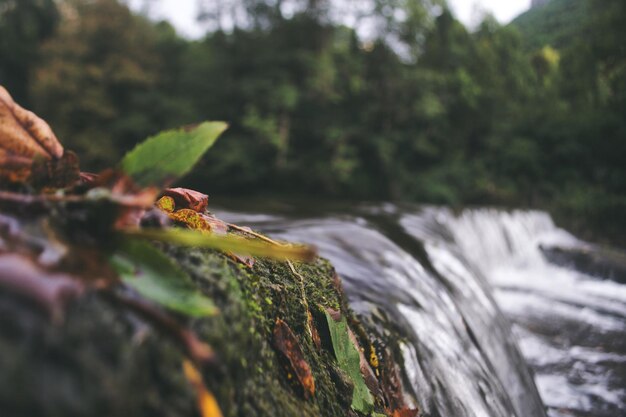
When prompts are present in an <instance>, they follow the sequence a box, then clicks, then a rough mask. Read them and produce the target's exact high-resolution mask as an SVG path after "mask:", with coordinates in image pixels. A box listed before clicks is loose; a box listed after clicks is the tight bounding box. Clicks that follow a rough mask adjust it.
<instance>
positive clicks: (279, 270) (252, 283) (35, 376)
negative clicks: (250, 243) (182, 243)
mask: <svg viewBox="0 0 626 417" xmlns="http://www.w3.org/2000/svg"><path fill="white" fill-rule="evenodd" d="M161 249H162V250H163V251H164V252H165V253H166V254H168V256H170V257H171V258H172V259H173V260H175V262H176V263H177V264H178V265H180V267H181V268H182V269H183V270H184V271H185V272H187V273H188V274H189V276H190V277H191V278H192V279H193V281H194V283H195V285H196V286H197V288H198V289H199V290H200V291H201V292H202V293H203V294H204V295H206V296H208V297H210V298H211V299H212V300H213V301H214V302H215V304H216V305H217V307H218V308H219V310H220V313H219V314H218V315H216V316H213V317H204V318H194V319H191V318H188V317H184V316H182V315H177V314H174V313H171V312H168V314H170V315H171V316H172V317H173V318H175V320H176V322H177V323H179V324H180V325H181V326H182V327H185V328H189V329H191V330H192V331H193V332H195V334H196V335H197V337H198V338H199V339H200V340H202V341H203V342H206V343H208V344H209V345H210V346H211V347H212V349H214V351H215V354H216V355H215V361H214V362H213V363H212V364H210V365H207V366H202V367H201V369H202V374H203V377H204V382H205V384H206V386H207V388H208V389H209V391H210V392H212V393H213V394H214V396H215V398H216V399H217V402H218V404H219V406H220V408H221V410H222V412H223V414H224V416H246V417H253V416H342V417H343V416H346V415H359V414H358V413H356V412H355V411H354V410H352V409H351V408H350V404H351V402H352V390H353V384H352V383H351V381H350V380H349V378H347V377H346V374H345V372H344V371H342V370H341V369H339V367H338V363H337V360H336V358H335V357H334V355H333V352H332V349H329V347H328V343H329V338H328V335H327V332H328V330H327V329H324V324H323V320H321V319H320V318H323V317H324V313H323V312H324V309H331V310H333V311H339V312H341V314H342V315H343V316H345V317H346V318H347V319H348V321H349V322H350V323H351V326H352V327H353V328H354V332H355V333H356V334H358V335H359V339H360V342H361V344H363V345H364V346H366V347H367V346H368V345H369V341H368V340H363V338H364V337H367V336H366V335H367V332H366V331H365V330H364V329H363V328H361V327H360V325H359V324H358V323H359V322H358V319H357V318H356V317H355V315H354V314H353V313H352V312H351V310H350V309H349V308H348V307H347V303H346V299H345V296H344V294H343V292H342V291H341V288H340V282H339V279H338V278H337V275H336V273H335V271H334V269H333V267H332V265H330V263H329V262H327V261H325V260H323V259H320V258H318V259H317V260H316V261H315V262H313V263H310V264H305V263H294V264H292V265H293V267H294V269H293V270H292V268H291V267H290V266H289V264H287V263H286V262H276V261H269V260H264V259H256V261H255V263H254V266H253V267H251V268H250V267H247V266H245V265H243V264H241V263H238V262H236V261H235V260H233V259H232V258H231V257H229V256H227V255H225V254H223V253H220V252H217V251H212V250H204V249H189V248H181V247H174V246H167V245H163V246H162V247H161ZM294 270H295V273H294ZM116 291H122V292H128V291H129V290H128V289H127V288H125V287H124V286H123V284H119V286H118V288H117V289H116ZM309 311H310V312H311V314H308V312H309ZM0 314H2V317H3V320H1V321H0V409H1V410H3V412H2V415H3V416H8V417H21V416H34V415H36V416H64V417H68V416H86V415H89V416H196V415H198V414H199V411H198V409H197V408H196V397H195V396H196V393H195V391H194V389H193V387H192V386H191V385H190V383H189V382H188V381H187V380H186V378H185V376H184V373H183V370H182V363H183V361H184V360H185V354H184V350H183V349H180V347H179V346H178V345H177V344H176V343H175V340H172V338H171V336H170V335H168V334H167V332H162V331H160V330H159V329H158V326H154V325H153V323H151V322H150V321H149V320H148V321H146V320H145V318H144V317H142V316H140V315H137V314H136V313H135V312H133V311H132V310H129V309H128V308H125V307H124V306H123V305H122V304H120V303H117V302H114V301H112V299H111V297H109V296H107V295H106V294H104V293H102V292H101V291H96V290H91V291H90V292H88V293H87V294H85V295H83V296H82V297H80V298H78V299H76V300H74V301H72V302H71V303H69V304H68V305H67V307H66V309H65V311H64V317H63V320H61V321H60V322H58V323H54V322H53V321H52V320H51V319H50V317H49V316H48V315H47V314H46V313H45V312H43V311H41V310H40V309H39V308H38V307H37V306H36V305H35V304H33V303H32V302H31V301H30V300H28V298H20V297H18V296H16V295H14V294H13V293H12V292H11V291H10V290H7V289H6V288H3V287H1V286H0ZM277 319H280V320H282V321H283V322H284V323H286V325H287V326H288V327H289V328H290V329H291V331H292V332H293V334H294V335H295V338H296V340H297V343H298V345H299V347H300V350H301V352H302V354H303V356H304V360H305V361H306V363H307V364H308V366H309V367H310V370H311V373H312V376H313V378H314V381H315V392H314V395H313V396H311V397H310V398H307V396H306V395H303V389H302V387H301V386H300V385H299V383H298V381H297V379H296V378H294V376H293V375H291V373H290V372H289V371H288V370H287V369H286V368H285V366H284V365H285V362H284V358H281V355H280V352H277V350H276V349H275V348H274V347H273V346H274V345H273V343H272V338H273V329H274V326H275V323H276V321H277ZM312 330H313V332H314V333H315V334H316V335H317V334H320V335H321V337H320V339H321V341H320V340H317V341H316V340H315V337H313V333H312ZM381 385H384V381H382V382H381ZM388 405H389V400H388V399H387V398H385V396H384V394H383V393H382V391H379V392H378V393H377V394H376V395H375V408H376V410H377V411H379V412H381V413H382V412H384V409H385V407H386V406H388Z"/></svg>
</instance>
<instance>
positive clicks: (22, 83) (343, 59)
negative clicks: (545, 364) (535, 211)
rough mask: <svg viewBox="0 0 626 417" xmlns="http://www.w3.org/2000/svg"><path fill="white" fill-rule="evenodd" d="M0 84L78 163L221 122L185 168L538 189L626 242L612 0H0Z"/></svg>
mask: <svg viewBox="0 0 626 417" xmlns="http://www.w3.org/2000/svg"><path fill="white" fill-rule="evenodd" d="M490 12H491V13H495V14H490ZM459 19H462V20H459ZM0 84H2V85H4V86H6V87H7V89H8V90H9V91H10V92H11V93H12V94H13V95H14V98H15V99H16V101H18V102H19V103H22V104H23V105H24V106H25V107H28V108H30V109H32V110H34V111H35V112H36V113H38V114H39V115H40V116H42V117H43V118H44V119H46V120H47V121H48V122H49V123H50V124H51V125H52V126H53V128H54V130H55V131H56V133H57V135H58V136H59V138H60V139H61V141H62V142H63V143H64V144H65V146H66V147H67V148H69V149H73V150H75V151H76V152H77V153H78V154H79V155H80V157H81V166H82V168H83V170H87V171H97V170H99V169H102V168H105V167H108V166H112V165H114V164H115V163H116V162H117V161H118V160H120V158H121V156H122V155H123V154H124V152H126V151H127V150H128V149H130V148H132V147H133V146H134V145H135V144H136V143H137V142H139V141H142V140H143V139H144V138H145V137H147V136H149V135H152V134H155V133H156V132H158V131H160V130H162V129H166V128H174V127H178V126H181V125H185V124H190V123H196V122H198V121H202V120H206V119H212V120H226V121H228V122H229V123H230V129H229V131H228V132H227V133H226V134H225V135H224V137H223V138H222V139H221V140H220V141H219V142H218V144H217V145H216V146H215V147H214V148H213V149H212V150H211V152H210V153H209V155H208V156H207V157H206V158H205V159H204V160H203V161H202V163H201V166H200V167H198V169H196V170H195V171H194V173H193V174H192V176H190V177H188V178H187V179H186V180H185V185H187V186H192V187H195V188H197V189H199V190H202V191H205V192H209V193H211V194H212V195H229V196H232V195H240V196H246V197H247V196H252V195H255V196H259V195H262V196H264V197H269V196H285V195H290V196H295V195H297V196H307V195H308V196H314V198H316V199H336V198H341V199H355V200H356V199H359V200H373V201H375V200H379V201H380V200H392V201H416V202H421V203H433V204H445V205H449V206H452V207H464V206H467V205H501V206H505V207H513V206H514V207H535V208H541V209H545V210H549V211H550V212H551V213H553V214H554V215H555V216H556V219H557V221H559V222H561V223H565V224H566V226H567V227H568V228H570V229H571V230H574V231H575V232H577V233H578V234H580V235H582V236H583V237H591V238H592V239H594V240H596V241H605V242H611V243H614V244H619V245H625V244H626V238H625V236H626V234H625V233H624V232H625V231H626V214H625V213H626V2H624V1H623V0H533V1H532V4H529V2H528V1H519V2H513V1H511V2H494V1H491V2H490V1H483V2H463V1H460V0H456V1H449V2H446V1H444V0H338V1H330V0H221V1H217V0H198V1H196V0H188V1H178V2H175V1H168V0H144V1H141V0H136V1H121V0H120V1H118V0H0Z"/></svg>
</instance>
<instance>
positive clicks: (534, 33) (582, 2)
mask: <svg viewBox="0 0 626 417" xmlns="http://www.w3.org/2000/svg"><path fill="white" fill-rule="evenodd" d="M588 5H589V0H550V1H549V2H548V3H547V4H545V5H543V6H539V7H535V8H532V9H530V10H528V11H527V12H525V13H523V14H521V15H520V16H518V17H517V18H515V20H513V22H511V25H512V26H515V27H516V28H517V29H519V31H520V32H521V33H522V35H523V36H524V44H525V47H526V48H527V49H528V50H535V49H540V48H542V47H544V46H546V45H550V46H552V47H555V48H563V47H567V46H568V45H571V44H572V41H573V40H574V39H576V38H577V37H579V36H580V35H581V29H583V26H584V24H585V19H586V15H587V14H588Z"/></svg>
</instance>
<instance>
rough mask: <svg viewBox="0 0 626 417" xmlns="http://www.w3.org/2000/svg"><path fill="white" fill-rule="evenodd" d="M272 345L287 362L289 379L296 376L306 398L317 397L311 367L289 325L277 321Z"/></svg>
mask: <svg viewBox="0 0 626 417" xmlns="http://www.w3.org/2000/svg"><path fill="white" fill-rule="evenodd" d="M272 343H273V345H274V348H276V350H278V351H279V352H280V353H281V354H282V356H283V359H284V360H285V364H286V365H287V372H288V377H289V379H291V378H293V376H294V375H295V377H296V378H297V382H298V383H299V385H300V388H302V392H303V394H304V398H305V399H309V398H311V397H312V396H313V395H315V380H314V379H313V373H312V372H311V367H310V366H309V364H308V363H307V361H306V360H305V359H304V354H303V353H302V348H301V347H300V344H299V343H298V339H297V338H296V335H295V334H294V333H293V331H292V330H291V329H290V328H289V326H288V325H287V323H285V322H284V321H282V320H281V319H276V324H275V325H274V338H273V340H272Z"/></svg>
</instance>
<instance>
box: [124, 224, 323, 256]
mask: <svg viewBox="0 0 626 417" xmlns="http://www.w3.org/2000/svg"><path fill="white" fill-rule="evenodd" d="M123 232H124V234H126V235H128V236H134V237H140V238H144V239H150V240H158V241H161V242H167V243H173V244H177V245H182V246H191V247H195V248H211V249H218V250H223V251H229V252H234V253H239V254H248V255H252V256H261V257H266V258H273V259H279V260H297V261H312V260H313V259H315V256H316V252H315V249H314V248H312V247H310V246H290V245H272V244H271V243H267V242H263V241H259V240H251V239H244V238H242V237H239V236H234V235H227V236H218V235H213V234H207V233H201V232H198V231H195V230H186V229H178V228H169V229H139V230H137V229H131V230H124V231H123Z"/></svg>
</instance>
